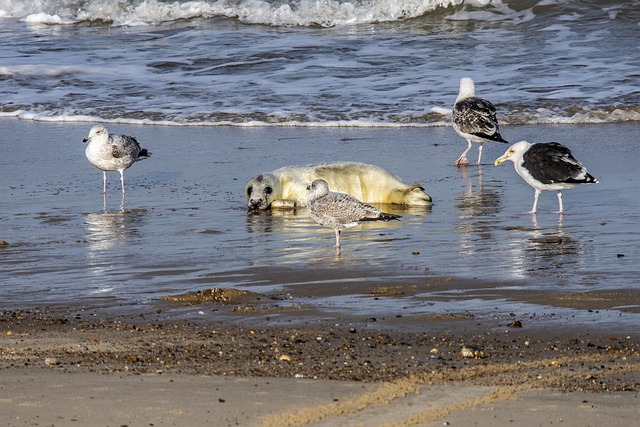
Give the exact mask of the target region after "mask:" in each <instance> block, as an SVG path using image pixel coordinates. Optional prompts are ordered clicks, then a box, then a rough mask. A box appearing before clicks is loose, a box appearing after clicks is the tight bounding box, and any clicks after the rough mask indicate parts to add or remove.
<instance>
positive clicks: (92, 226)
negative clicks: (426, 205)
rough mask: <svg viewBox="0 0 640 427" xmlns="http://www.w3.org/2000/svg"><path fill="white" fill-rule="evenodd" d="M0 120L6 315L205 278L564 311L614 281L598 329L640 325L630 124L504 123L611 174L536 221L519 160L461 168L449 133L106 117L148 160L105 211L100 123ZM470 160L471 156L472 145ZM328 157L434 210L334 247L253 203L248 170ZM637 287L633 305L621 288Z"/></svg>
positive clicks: (259, 286) (1, 302) (551, 203)
mask: <svg viewBox="0 0 640 427" xmlns="http://www.w3.org/2000/svg"><path fill="white" fill-rule="evenodd" d="M0 125H1V126H2V129H3V135H5V137H3V138H2V139H1V140H0V149H1V151H2V153H5V154H3V156H2V159H0V175H1V180H0V191H1V193H2V195H3V197H2V200H3V203H2V204H1V205H0V240H4V241H6V242H7V243H8V245H6V246H5V247H0V283H2V286H1V288H0V308H16V307H29V306H40V305H43V304H58V303H61V304H74V305H75V304H79V305H80V306H87V307H91V306H98V307H105V308H107V309H116V308H117V307H118V306H125V307H128V309H132V310H135V308H136V307H148V305H149V304H150V303H151V304H154V303H155V302H157V298H159V297H160V296H163V295H174V294H178V293H183V292H188V291H195V290H198V289H204V288H211V287H233V288H239V289H248V290H253V291H256V292H266V293H269V292H272V291H278V292H281V291H283V290H284V291H286V290H289V291H291V290H293V289H296V288H297V287H298V288H297V289H298V290H299V292H301V293H305V291H304V288H305V287H309V289H312V288H313V287H318V288H323V289H324V288H326V289H325V292H323V293H322V295H318V296H317V297H316V298H315V299H314V298H313V297H309V299H308V302H309V303H315V304H319V305H320V306H326V307H327V309H331V310H335V311H337V312H339V311H340V310H355V311H357V310H365V311H367V310H370V311H372V312H375V311H376V310H378V311H382V312H386V311H387V310H392V309H393V307H395V308H399V307H413V308H412V309H411V311H412V312H425V313H426V312H430V311H432V310H438V311H440V312H445V313H446V312H456V313H457V312H460V311H463V312H466V311H469V312H475V313H478V314H480V313H484V315H487V313H489V312H493V311H495V310H499V311H513V310H517V307H519V310H520V311H521V312H531V310H533V309H534V307H538V308H539V309H540V310H547V309H548V308H549V307H556V308H554V309H556V310H559V309H560V307H571V304H569V305H567V303H566V302H563V301H561V299H560V298H558V294H562V295H565V294H566V295H583V294H585V293H590V294H594V295H596V294H598V293H607V292H608V293H611V294H618V296H619V297H618V298H613V299H611V300H610V302H609V303H605V305H606V308H608V309H609V311H608V313H609V314H607V315H606V316H604V315H603V316H602V317H601V318H598V319H599V320H596V322H599V321H601V322H610V321H611V318H612V317H616V316H620V313H621V312H626V313H627V315H626V316H625V317H623V321H624V322H627V323H628V322H638V321H639V320H638V318H639V317H638V315H634V314H632V313H633V312H635V313H638V312H640V302H639V301H638V300H637V289H638V278H639V277H640V267H639V265H640V263H639V262H638V260H639V258H640V244H639V243H640V230H639V229H638V227H637V224H638V222H639V216H640V213H639V212H640V206H639V205H640V202H639V200H640V198H639V197H638V196H639V192H640V190H639V189H638V186H637V185H636V184H635V178H636V175H637V172H636V171H637V165H636V159H637V158H638V155H639V154H640V153H639V152H638V150H639V149H638V146H637V144H629V142H630V141H633V140H634V138H635V137H636V135H637V133H638V126H637V125H635V124H616V125H598V126H585V125H581V126H522V127H520V126H510V127H507V128H505V132H504V133H505V134H507V135H509V136H510V137H511V138H513V139H520V138H523V139H528V140H530V141H547V140H556V141H559V142H562V143H565V144H566V145H569V146H570V147H571V148H572V150H573V152H574V155H575V156H576V158H578V160H580V161H581V162H583V163H584V164H585V165H586V166H587V167H588V168H589V171H590V172H591V173H592V174H593V175H594V176H596V177H597V178H598V179H599V180H600V183H599V184H596V185H591V186H582V187H578V188H575V189H573V190H567V191H565V193H564V203H565V210H566V213H565V214H564V215H562V216H560V215H559V214H557V213H554V211H555V210H556V209H557V199H556V196H555V194H554V193H551V192H544V193H543V194H542V196H541V198H540V202H539V209H540V212H539V214H538V215H537V216H532V215H530V214H528V213H526V212H527V211H528V210H529V209H530V208H531V204H532V202H533V190H532V189H531V188H530V187H529V186H527V185H526V184H525V183H524V182H523V181H522V180H521V179H520V178H519V177H518V176H517V175H516V173H515V171H514V170H513V167H512V164H511V163H507V164H504V165H501V166H499V167H495V166H493V165H492V164H491V162H492V161H493V159H495V158H496V157H498V156H499V155H501V154H502V153H503V152H504V150H505V149H506V145H503V144H494V145H487V146H486V148H485V153H484V155H483V158H484V161H485V163H486V164H483V165H481V166H480V167H476V166H469V167H468V168H457V167H454V166H453V165H452V163H453V160H454V159H456V158H457V156H458V155H459V154H460V152H461V151H462V149H463V148H464V147H465V145H466V143H465V142H464V141H462V140H460V138H459V137H457V135H455V133H454V132H453V131H452V130H451V128H427V129H416V128H405V129H341V128H327V129H319V128H271V127H267V128H237V127H216V128H211V127H189V128H180V127H162V126H137V127H136V126H115V125H111V127H110V130H111V131H112V132H114V133H126V134H130V135H134V136H136V137H138V139H139V141H141V144H142V146H143V147H145V148H147V149H149V150H150V151H151V152H152V153H153V155H152V157H151V158H150V159H148V160H145V161H143V162H140V163H138V164H135V165H134V166H133V167H132V168H131V169H129V170H128V171H127V172H126V174H125V178H126V185H127V195H126V200H125V202H124V203H125V205H124V210H122V209H121V203H122V199H121V195H120V182H119V179H118V174H117V173H110V174H109V175H108V181H107V185H108V194H107V197H106V208H107V209H106V211H105V210H104V209H103V196H102V194H101V188H102V176H101V172H100V171H98V170H97V169H95V168H93V167H92V166H91V165H90V164H89V163H88V161H87V160H86V158H85V157H84V146H83V144H82V143H81V141H82V138H83V137H84V136H86V134H87V133H88V131H89V126H86V125H83V124H75V123H66V124H51V123H39V122H29V121H21V120H15V119H4V120H2V121H1V122H0ZM6 135H14V137H12V139H9V138H7V137H6ZM471 153H472V154H471V157H470V159H474V158H475V155H476V154H477V148H476V147H475V146H474V151H472V152H471ZM335 160H353V161H362V162H366V163H373V164H377V165H379V166H382V167H384V168H386V169H388V170H390V171H391V172H393V173H395V174H397V175H398V176H400V177H401V178H402V179H403V180H404V181H405V182H420V183H422V184H423V185H424V186H425V188H426V190H427V192H428V193H429V194H430V195H431V196H432V197H433V199H434V206H433V207H432V209H430V210H427V211H421V210H398V209H397V208H393V207H391V206H385V207H383V208H384V209H386V210H391V211H393V212H397V213H400V214H402V215H404V216H403V218H402V219H401V220H400V221H393V222H389V223H382V224H377V223H376V224H368V225H366V226H363V227H358V228H356V229H352V230H348V231H346V232H344V233H343V239H342V241H343V248H342V251H341V253H340V255H339V256H337V254H336V251H335V249H334V247H333V245H334V243H335V240H334V235H333V232H332V231H331V230H327V229H323V228H321V227H319V226H317V225H315V224H314V223H313V222H312V221H311V220H310V218H309V217H308V216H307V214H306V212H305V211H304V210H300V211H298V212H296V213H295V214H293V213H289V214H283V213H256V214H251V213H247V210H246V205H245V200H244V196H243V191H244V185H245V183H246V181H247V180H249V179H250V178H251V177H253V176H254V175H257V174H258V173H261V172H265V171H270V170H273V169H276V168H278V167H280V166H284V165H290V164H306V163H312V162H323V161H335ZM432 281H433V282H434V283H436V282H437V283H439V284H440V285H438V286H435V287H433V288H432V289H431V290H429V289H428V288H427V287H420V288H419V290H418V291H416V292H415V294H416V295H415V298H414V299H412V300H411V301H409V300H407V299H406V298H397V299H393V298H390V299H387V300H385V301H384V302H375V303H374V302H373V301H372V300H371V299H368V300H366V302H365V301H363V300H362V299H361V297H360V296H359V295H358V292H359V291H357V290H356V291H354V292H350V291H349V287H350V286H354V289H356V288H357V285H358V284H363V283H366V284H371V283H374V284H375V283H379V284H384V285H403V284H404V285H406V284H408V283H411V284H421V285H425V284H427V283H430V282H432ZM425 286H426V285H425ZM627 291H628V292H629V295H630V296H631V297H630V298H629V299H627V300H625V297H624V296H622V297H620V295H624V292H627ZM605 300H606V298H605ZM593 301H594V305H593V308H600V307H601V305H599V304H600V303H601V302H602V301H600V302H598V300H597V299H594V300H593ZM611 301H612V302H611ZM489 302H490V307H491V308H490V309H489V308H487V307H488V306H487V304H488V303H489ZM622 302H624V304H623V303H622ZM607 304H608V305H607ZM586 305H587V307H588V303H587V304H586ZM623 305H624V306H625V307H623ZM514 307H516V308H514ZM618 309H619V310H618ZM579 311H580V312H582V313H584V312H585V310H579ZM612 313H613V314H612ZM636 324H637V323H636Z"/></svg>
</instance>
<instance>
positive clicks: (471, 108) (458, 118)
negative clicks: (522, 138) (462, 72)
mask: <svg viewBox="0 0 640 427" xmlns="http://www.w3.org/2000/svg"><path fill="white" fill-rule="evenodd" d="M475 95H476V90H475V86H474V84H473V80H472V79H471V78H469V77H463V78H462V79H460V92H459V93H458V97H457V98H456V102H455V104H454V105H453V118H452V122H453V129H454V130H455V131H456V132H457V133H458V135H460V136H461V137H463V138H464V139H466V140H467V142H468V144H469V145H468V146H467V149H466V150H464V153H462V154H461V155H460V157H459V158H458V160H456V161H455V164H456V165H466V164H467V163H468V161H467V153H468V152H469V150H470V149H471V143H472V142H477V143H479V144H480V147H479V148H478V163H477V164H478V165H479V164H480V159H481V158H482V144H484V143H485V142H488V141H497V142H504V143H507V141H506V140H504V139H503V138H502V136H501V135H500V129H499V127H498V120H497V119H496V108H495V107H494V106H493V104H492V103H490V102H489V101H487V100H486V99H482V98H478V97H477V96H475Z"/></svg>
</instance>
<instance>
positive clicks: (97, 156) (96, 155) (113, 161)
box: [82, 125, 151, 195]
mask: <svg viewBox="0 0 640 427" xmlns="http://www.w3.org/2000/svg"><path fill="white" fill-rule="evenodd" d="M82 142H88V143H89V144H88V145H87V149H86V150H85V154H86V156H87V159H89V161H90V162H91V164H92V165H94V166H95V167H97V168H98V169H100V170H101V171H102V181H103V189H102V192H103V194H106V193H107V171H118V172H120V182H121V183H122V194H123V195H124V171H125V169H128V168H129V167H131V165H133V164H134V163H135V162H137V161H138V160H142V159H146V158H147V157H149V156H151V153H149V152H148V151H147V150H146V149H144V148H140V144H138V141H137V140H136V139H135V138H134V137H132V136H127V135H119V136H116V135H109V132H107V128H105V127H104V126H102V125H97V126H94V127H92V128H91V130H90V131H89V136H87V137H86V138H84V139H83V140H82Z"/></svg>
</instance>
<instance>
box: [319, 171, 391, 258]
mask: <svg viewBox="0 0 640 427" xmlns="http://www.w3.org/2000/svg"><path fill="white" fill-rule="evenodd" d="M308 189H309V190H310V193H309V197H308V199H307V208H308V209H309V215H310V216H311V218H312V219H313V220H314V221H315V222H317V223H318V224H320V225H323V226H325V227H328V228H332V229H333V230H334V231H335V233H336V248H339V247H340V231H341V230H344V229H345V228H350V227H355V226H356V225H358V223H359V222H361V221H376V220H379V221H389V220H392V219H398V218H400V216H399V215H393V214H387V213H384V212H380V211H379V210H378V209H377V208H375V207H374V206H371V205H369V204H366V203H363V202H361V201H360V200H358V199H356V198H355V197H353V196H351V195H349V194H345V193H337V192H332V191H329V185H328V184H327V181H325V180H323V179H316V180H315V181H313V183H311V185H310V186H309V187H308Z"/></svg>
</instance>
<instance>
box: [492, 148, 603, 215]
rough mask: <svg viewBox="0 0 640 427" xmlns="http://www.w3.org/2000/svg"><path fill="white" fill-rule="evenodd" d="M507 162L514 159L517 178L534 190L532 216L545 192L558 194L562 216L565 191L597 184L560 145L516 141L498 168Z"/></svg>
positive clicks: (499, 161) (566, 149) (497, 160)
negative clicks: (542, 192) (541, 194)
mask: <svg viewBox="0 0 640 427" xmlns="http://www.w3.org/2000/svg"><path fill="white" fill-rule="evenodd" d="M505 160H511V161H512V162H513V165H514V167H515V169H516V172H518V175H520V176H521V177H522V179H524V180H525V181H526V183H527V184H529V185H530V186H532V187H533V189H534V190H535V194H534V196H533V209H531V212H530V213H532V214H534V213H536V212H537V210H536V209H537V206H538V196H540V192H541V191H542V190H556V191H557V192H558V206H559V210H558V212H559V213H562V192H561V191H562V190H564V189H565V188H573V187H575V186H576V185H577V184H597V183H598V180H597V179H595V178H594V177H593V176H592V175H591V174H589V172H587V169H585V167H584V166H582V165H581V164H580V162H578V161H577V160H576V159H575V158H574V157H573V155H572V154H571V150H569V149H568V148H567V147H565V146H564V145H562V144H558V143H557V142H545V143H537V144H531V143H529V142H527V141H520V142H517V143H515V144H513V145H512V146H511V147H509V149H508V150H507V151H506V153H504V154H503V155H502V156H501V157H498V158H497V159H496V162H495V164H496V166H497V165H499V164H500V163H502V162H504V161H505Z"/></svg>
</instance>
